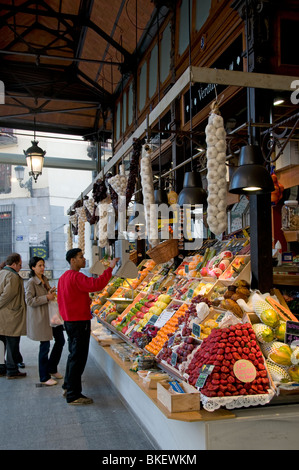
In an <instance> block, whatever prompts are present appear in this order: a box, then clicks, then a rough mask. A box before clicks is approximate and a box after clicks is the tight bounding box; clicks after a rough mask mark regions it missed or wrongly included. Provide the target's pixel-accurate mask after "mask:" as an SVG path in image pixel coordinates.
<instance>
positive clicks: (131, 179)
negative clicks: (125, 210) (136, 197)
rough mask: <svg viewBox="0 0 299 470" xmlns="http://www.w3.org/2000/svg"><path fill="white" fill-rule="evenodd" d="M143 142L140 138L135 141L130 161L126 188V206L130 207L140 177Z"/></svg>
mask: <svg viewBox="0 0 299 470" xmlns="http://www.w3.org/2000/svg"><path fill="white" fill-rule="evenodd" d="M141 149H142V144H141V142H140V140H139V139H136V140H134V142H133V154H132V158H131V162H130V169H129V176H128V183H127V189H126V206H127V207H128V205H129V203H130V201H131V199H132V196H133V193H134V190H135V185H136V180H137V178H138V171H139V159H140V155H141Z"/></svg>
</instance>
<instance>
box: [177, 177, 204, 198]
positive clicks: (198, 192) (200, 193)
mask: <svg viewBox="0 0 299 470" xmlns="http://www.w3.org/2000/svg"><path fill="white" fill-rule="evenodd" d="M206 203H207V193H206V191H205V190H204V189H203V188H202V183H201V177H200V173H197V172H195V171H189V172H186V173H185V176H184V184H183V189H182V191H181V192H180V194H179V197H178V205H179V206H180V207H182V206H183V205H184V204H190V205H192V206H194V205H196V204H203V205H204V206H205V205H206Z"/></svg>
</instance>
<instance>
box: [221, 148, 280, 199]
mask: <svg viewBox="0 0 299 470" xmlns="http://www.w3.org/2000/svg"><path fill="white" fill-rule="evenodd" d="M261 161H262V155H261V150H260V148H259V147H258V146H257V145H246V146H244V147H242V148H241V151H240V159H239V166H238V168H237V169H236V170H235V172H234V173H233V176H232V179H231V181H230V186H229V192H230V193H233V194H247V195H250V194H266V193H271V192H272V191H274V184H273V181H272V178H271V176H270V173H269V172H268V171H267V169H266V168H265V167H264V166H263V165H261Z"/></svg>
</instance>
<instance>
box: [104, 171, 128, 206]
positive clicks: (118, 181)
mask: <svg viewBox="0 0 299 470" xmlns="http://www.w3.org/2000/svg"><path fill="white" fill-rule="evenodd" d="M108 183H109V184H110V186H111V187H112V189H113V190H114V191H115V192H116V194H117V196H118V205H117V208H118V211H124V210H126V189H127V184H128V178H127V176H126V174H125V165H120V169H119V174H118V175H115V176H111V178H109V179H108Z"/></svg>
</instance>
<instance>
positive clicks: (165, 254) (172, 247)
mask: <svg viewBox="0 0 299 470" xmlns="http://www.w3.org/2000/svg"><path fill="white" fill-rule="evenodd" d="M146 254H147V255H148V256H149V257H150V258H151V259H152V260H154V261H155V263H156V264H161V263H166V262H167V261H169V260H170V259H171V258H174V257H175V256H177V255H178V254H179V249H178V241H177V240H176V239H174V238H171V239H170V240H165V241H164V242H162V243H159V245H157V246H155V247H154V248H151V249H150V250H148V251H147V252H146Z"/></svg>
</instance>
